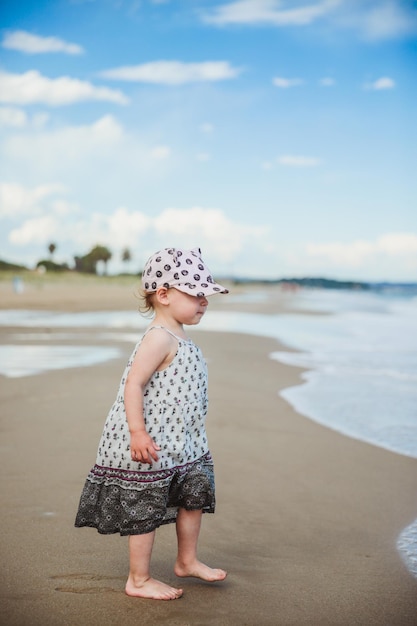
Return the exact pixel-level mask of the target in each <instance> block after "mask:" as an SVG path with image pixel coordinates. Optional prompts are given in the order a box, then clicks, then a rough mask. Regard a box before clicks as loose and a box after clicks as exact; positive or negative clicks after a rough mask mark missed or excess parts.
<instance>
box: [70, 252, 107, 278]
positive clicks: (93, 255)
mask: <svg viewBox="0 0 417 626" xmlns="http://www.w3.org/2000/svg"><path fill="white" fill-rule="evenodd" d="M111 257H112V253H111V252H110V250H109V249H108V248H106V247H105V246H99V245H97V246H94V248H92V249H91V250H90V252H89V253H88V254H85V255H84V256H81V257H79V256H75V257H74V261H75V269H76V270H77V272H85V273H87V274H97V263H98V262H99V261H103V263H104V267H105V273H106V274H107V263H108V261H110V259H111Z"/></svg>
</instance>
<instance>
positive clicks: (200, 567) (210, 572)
mask: <svg viewBox="0 0 417 626" xmlns="http://www.w3.org/2000/svg"><path fill="white" fill-rule="evenodd" d="M174 572H175V574H176V575H177V576H180V577H181V578H185V577H187V576H194V578H201V580H205V581H206V582H209V583H214V582H216V581H220V580H224V579H225V578H226V576H227V572H225V571H224V570H222V569H213V568H212V567H209V566H208V565H204V563H201V562H200V561H195V562H194V563H191V564H190V565H182V564H181V563H179V562H178V561H177V562H176V563H175V567H174Z"/></svg>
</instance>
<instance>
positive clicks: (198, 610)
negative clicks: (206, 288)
mask: <svg viewBox="0 0 417 626" xmlns="http://www.w3.org/2000/svg"><path fill="white" fill-rule="evenodd" d="M83 289H84V288H82V287H81V286H74V285H72V286H68V285H66V286H62V285H54V286H48V287H47V288H46V287H45V286H44V287H43V288H42V290H40V291H41V292H42V293H41V295H39V294H38V295H36V293H37V292H36V290H35V291H33V290H32V291H31V290H27V291H26V292H25V293H23V294H21V295H19V296H18V295H16V294H12V293H10V288H9V286H7V285H5V284H2V285H1V284H0V293H1V295H2V296H3V297H2V302H1V305H0V306H1V308H10V307H13V308H26V307H28V306H30V307H32V308H44V309H61V310H87V309H91V310H98V309H103V308H108V309H111V308H115V309H129V308H130V309H132V308H135V306H136V305H135V302H134V300H133V297H132V289H130V287H126V285H124V286H120V285H119V286H117V285H107V286H106V287H105V288H104V289H103V286H100V285H98V286H97V287H95V286H94V283H91V284H90V285H89V286H88V289H86V291H83ZM7 294H8V295H7ZM6 296H7V297H6ZM37 298H38V302H36V299H37ZM212 302H213V307H223V308H231V307H232V306H234V305H233V303H232V301H231V303H229V304H227V301H226V298H224V299H222V301H221V298H220V297H219V298H216V302H214V300H213V301H212ZM280 302H282V295H280V294H279V293H278V292H273V293H272V297H271V300H270V301H269V302H268V303H266V304H264V305H259V304H258V305H247V308H248V309H251V310H255V306H256V310H262V311H263V312H266V311H267V310H275V309H276V307H277V306H281V305H280V304H279V303H280ZM285 302H287V305H288V301H286V300H285V299H284V303H285ZM235 306H237V305H235ZM241 308H242V305H239V309H241ZM209 314H210V313H209V312H208V315H209ZM12 324H13V322H12V320H11V324H10V328H3V329H0V334H1V340H2V343H12V342H13V341H14V340H13V338H12V334H13V332H14V329H13V325H12ZM202 324H204V321H203V322H202ZM22 332H24V331H22V329H19V333H22ZM50 332H51V334H52V339H51V341H52V342H53V341H54V339H53V333H54V332H55V331H53V330H50ZM79 332H80V333H82V330H81V329H80V331H79ZM90 334H91V337H90ZM190 334H192V336H193V338H194V339H195V341H196V342H197V343H198V344H199V345H200V346H201V347H202V349H203V351H204V353H205V356H206V358H207V360H208V363H209V381H210V411H209V420H208V433H209V438H210V444H211V449H212V453H213V456H214V459H215V466H216V480H217V512H216V514H215V515H214V516H212V515H206V516H204V519H203V530H202V533H201V538H200V557H201V558H202V559H203V560H205V561H207V562H208V563H209V564H210V565H212V566H215V567H222V568H225V569H227V570H228V571H229V576H228V578H227V580H226V581H225V582H224V583H220V584H214V585H210V584H206V583H203V582H199V581H197V580H193V579H188V580H181V581H180V580H178V579H176V577H175V575H174V574H173V572H172V565H173V562H174V560H175V528H174V526H172V525H171V526H167V527H164V528H162V529H160V530H159V531H158V533H157V539H156V545H155V549H154V555H153V574H154V575H155V576H156V577H159V578H161V579H163V580H165V581H167V582H169V583H171V584H174V585H179V583H180V584H181V586H182V587H183V588H184V590H185V593H184V597H183V598H182V599H180V600H177V601H174V602H157V601H152V600H141V599H134V598H129V597H127V596H126V595H125V594H124V592H123V589H124V583H125V579H126V575H127V565H128V562H127V540H126V538H121V537H119V536H118V535H113V536H101V535H99V534H98V533H97V532H96V531H94V530H92V529H87V528H85V529H75V528H74V526H73V523H74V516H75V511H76V508H77V505H78V498H79V495H80V491H81V488H82V485H83V482H84V479H85V476H86V474H87V472H88V470H89V469H90V466H91V465H92V464H93V463H94V460H95V455H96V448H97V444H98V439H99V436H100V434H101V430H102V426H103V423H104V419H105V416H106V414H107V411H108V409H109V407H110V405H111V403H112V402H113V400H114V395H115V393H116V391H117V387H118V383H119V379H120V375H121V372H122V370H123V367H124V365H125V361H126V357H127V356H128V354H129V353H130V351H131V347H132V346H131V345H129V344H127V343H126V342H122V341H120V342H119V341H117V340H115V342H114V344H113V345H118V346H120V348H121V350H122V356H121V357H120V358H118V359H115V360H112V361H109V362H106V363H102V364H100V365H96V366H94V367H86V368H73V369H66V370H61V371H57V370H56V371H50V372H48V373H45V374H40V375H36V376H28V377H24V378H14V379H10V378H5V377H0V398H1V406H2V410H1V433H2V444H1V450H2V454H1V464H2V467H1V478H2V533H1V554H2V580H1V597H2V601H1V604H2V610H1V616H0V623H1V624H5V625H7V626H64V625H65V626H74V625H77V626H96V625H97V626H98V625H100V626H110V625H115V626H116V625H117V626H119V625H120V624H123V625H124V626H130V625H133V624H135V625H137V624H140V625H141V626H146V625H151V624H152V625H154V624H167V625H172V626H188V625H190V626H200V625H201V626H206V625H216V626H229V625H230V626H235V625H236V626H237V625H247V626H280V625H294V626H303V625H312V626H316V625H320V626H325V625H332V626H337V625H346V626H350V625H352V624H360V625H362V624H363V625H367V626H368V625H373V624H375V625H378V626H402V625H416V624H417V580H416V579H415V578H413V577H412V576H411V575H410V573H409V572H408V570H407V569H406V567H405V566H404V564H403V562H402V560H401V557H400V555H399V554H398V552H397V549H396V539H397V537H398V534H399V533H400V532H401V530H402V529H403V528H404V527H405V526H407V525H408V524H409V523H411V521H412V520H413V519H415V518H416V517H417V503H416V498H415V495H416V486H417V460H416V459H410V458H407V457H403V456H400V455H396V454H392V453H390V452H387V451H384V450H381V449H378V448H376V447H373V446H369V445H367V444H364V443H361V442H358V441H354V440H352V439H349V438H346V437H343V436H342V435H339V434H337V433H336V432H333V431H331V430H329V429H326V428H324V427H321V426H319V425H317V424H315V423H313V422H311V421H310V420H308V419H305V418H304V417H302V416H300V415H298V414H297V413H296V412H294V411H293V410H292V408H291V407H290V406H289V405H288V404H287V403H286V402H285V401H284V400H283V399H282V398H280V397H279V396H278V395H277V392H278V390H279V389H282V388H284V387H288V386H290V385H294V384H296V383H297V382H298V381H299V373H300V372H299V370H297V369H296V368H290V367H287V366H284V365H281V364H279V363H277V362H275V361H272V360H270V359H269V358H268V354H269V353H270V352H272V351H274V350H277V349H278V348H279V346H278V344H277V343H276V342H274V341H272V340H267V339H264V338H259V337H252V336H247V335H244V336H243V335H239V334H234V333H227V334H222V333H206V332H204V331H201V330H196V329H193V330H192V333H190ZM83 336H84V338H85V339H84V340H85V342H86V343H89V342H90V339H91V341H92V342H93V343H94V342H95V339H94V331H92V330H91V329H86V330H84V335H83ZM22 341H23V342H24V340H22Z"/></svg>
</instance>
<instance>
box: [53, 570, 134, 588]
mask: <svg viewBox="0 0 417 626" xmlns="http://www.w3.org/2000/svg"><path fill="white" fill-rule="evenodd" d="M118 578H120V580H123V578H122V577H115V576H99V575H98V574H85V573H83V574H57V575H55V576H50V579H51V580H62V581H65V582H70V581H74V582H77V581H97V582H98V581H103V580H116V579H118ZM55 591H61V592H62V593H122V589H114V588H113V587H102V586H99V587H94V586H91V587H86V586H78V585H74V586H73V585H71V584H68V585H65V584H64V585H60V586H59V587H55Z"/></svg>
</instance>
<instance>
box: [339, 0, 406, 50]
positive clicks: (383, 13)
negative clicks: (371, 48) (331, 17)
mask: <svg viewBox="0 0 417 626" xmlns="http://www.w3.org/2000/svg"><path fill="white" fill-rule="evenodd" d="M339 24H340V25H341V26H347V27H349V28H354V29H356V30H358V31H359V32H360V33H361V34H362V36H363V37H364V38H366V39H368V40H371V41H372V40H374V41H378V40H384V39H392V38H397V37H406V36H408V35H411V34H415V33H416V32H417V12H416V11H415V8H413V6H412V3H411V2H410V3H408V2H404V3H403V2H397V1H395V0H386V1H381V0H379V1H375V2H368V3H364V2H363V0H357V2H354V3H346V11H345V12H342V13H341V15H340V19H339Z"/></svg>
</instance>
